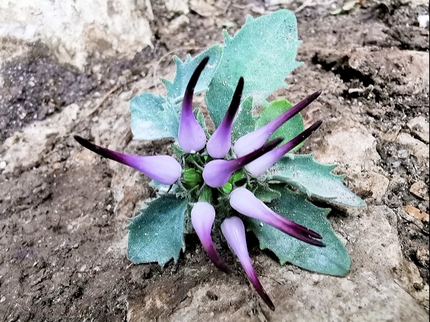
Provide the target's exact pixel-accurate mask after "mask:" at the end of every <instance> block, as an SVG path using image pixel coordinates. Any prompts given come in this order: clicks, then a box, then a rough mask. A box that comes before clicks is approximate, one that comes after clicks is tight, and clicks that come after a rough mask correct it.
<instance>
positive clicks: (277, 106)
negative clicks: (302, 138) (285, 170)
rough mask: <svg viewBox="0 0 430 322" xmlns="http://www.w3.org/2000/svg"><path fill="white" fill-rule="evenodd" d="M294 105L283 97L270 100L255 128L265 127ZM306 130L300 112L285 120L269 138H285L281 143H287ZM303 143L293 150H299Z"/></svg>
mask: <svg viewBox="0 0 430 322" xmlns="http://www.w3.org/2000/svg"><path fill="white" fill-rule="evenodd" d="M291 107H293V105H292V104H291V103H290V102H288V101H287V100H286V99H284V98H282V99H279V100H276V101H273V102H270V103H269V104H268V105H267V106H266V107H265V108H264V109H263V110H262V111H261V113H260V117H259V118H258V120H257V122H256V123H255V129H258V128H260V127H263V126H264V125H266V124H267V123H269V122H270V121H272V120H274V119H275V118H277V117H278V116H279V115H281V114H282V113H284V112H285V111H287V110H289V109H290V108H291ZM303 130H304V123H303V118H302V115H301V114H300V113H298V114H296V115H294V116H293V117H292V118H290V119H289V120H288V121H287V122H285V123H284V124H283V125H282V126H281V127H280V128H279V129H277V130H276V131H275V132H274V133H273V134H272V135H271V137H270V138H269V140H270V139H275V138H283V139H284V141H282V142H281V143H280V144H284V143H287V142H288V141H289V140H291V139H293V138H294V137H295V136H297V135H299V134H300V133H301V132H302V131H303ZM302 145H303V144H299V145H298V146H296V147H295V148H294V149H293V151H295V150H298V149H299V148H300V147H301V146H302Z"/></svg>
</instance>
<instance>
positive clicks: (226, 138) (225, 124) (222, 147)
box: [206, 77, 244, 159]
mask: <svg viewBox="0 0 430 322" xmlns="http://www.w3.org/2000/svg"><path fill="white" fill-rule="evenodd" d="M243 86H244V80H243V77H241V78H240V79H239V82H238V84H237V87H236V90H235V92H234V94H233V99H232V100H231V103H230V106H229V107H228V110H227V112H226V114H225V116H224V119H223V120H222V122H221V124H220V126H219V127H218V128H217V129H216V131H215V133H214V134H212V136H211V138H210V139H209V141H208V144H207V146H206V149H207V151H208V154H209V155H210V156H211V157H212V158H216V159H220V158H224V157H225V156H226V154H227V153H228V151H229V150H230V146H231V128H232V126H233V121H234V117H235V115H236V113H237V110H238V109H239V106H240V100H241V98H242V92H243Z"/></svg>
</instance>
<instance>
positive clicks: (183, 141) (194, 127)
mask: <svg viewBox="0 0 430 322" xmlns="http://www.w3.org/2000/svg"><path fill="white" fill-rule="evenodd" d="M208 61H209V57H205V58H203V59H202V61H201V62H200V64H199V65H198V66H197V68H196V70H195V71H194V73H193V75H192V76H191V79H190V81H189V82H188V85H187V88H186V89H185V94H184V100H183V101H182V113H181V120H180V122H179V132H178V142H179V145H180V146H181V148H182V149H183V150H184V151H185V152H187V153H194V152H197V151H200V150H201V149H203V148H204V147H205V144H206V134H205V131H204V130H203V129H202V127H201V126H200V124H199V122H197V120H196V118H195V117H194V114H193V94H194V88H195V87H196V85H197V81H198V80H199V77H200V75H201V73H202V71H203V69H204V68H205V66H206V64H207V63H208Z"/></svg>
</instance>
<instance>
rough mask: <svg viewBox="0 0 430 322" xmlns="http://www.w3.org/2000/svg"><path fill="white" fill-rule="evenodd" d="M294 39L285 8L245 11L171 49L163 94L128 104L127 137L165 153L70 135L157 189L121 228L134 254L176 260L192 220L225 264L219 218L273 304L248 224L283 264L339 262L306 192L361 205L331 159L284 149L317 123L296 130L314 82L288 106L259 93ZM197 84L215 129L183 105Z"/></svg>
mask: <svg viewBox="0 0 430 322" xmlns="http://www.w3.org/2000/svg"><path fill="white" fill-rule="evenodd" d="M273 30H276V32H273ZM299 44H300V41H299V40H298V38H297V24H296V19H295V16H294V15H293V14H292V13H291V12H289V11H287V10H279V11H277V12H274V13H272V14H269V15H266V16H263V17H260V18H257V19H254V18H252V17H248V19H247V21H246V24H245V25H244V26H243V27H242V28H241V30H240V31H239V32H238V33H237V34H236V35H235V36H234V37H230V36H229V35H228V34H227V33H225V43H224V45H215V46H212V47H210V48H209V49H207V50H205V51H204V52H202V53H200V54H199V55H198V56H196V57H195V58H193V59H191V57H190V56H188V57H187V59H186V60H185V62H182V61H181V60H180V59H178V58H177V57H175V58H174V59H175V62H176V76H175V78H174V80H173V81H168V80H165V79H163V82H164V84H165V85H166V88H167V96H166V98H164V97H162V96H155V95H153V94H151V93H143V94H141V95H138V96H136V97H134V98H133V100H132V101H131V106H130V108H131V114H132V121H131V126H132V131H133V134H134V137H135V139H138V140H158V139H163V138H173V139H174V141H175V142H174V143H173V144H172V150H173V152H174V154H175V157H173V156H168V155H151V156H137V155H127V154H122V153H119V152H116V151H111V150H108V149H105V148H103V147H100V146H97V145H94V144H92V143H90V142H89V141H87V140H85V139H83V138H81V137H79V136H75V139H76V140H77V141H78V142H79V143H80V144H81V145H83V146H84V147H86V148H88V149H90V150H91V151H93V152H95V153H97V154H99V155H101V156H103V157H106V158H109V159H111V160H114V161H117V162H120V163H123V164H125V165H127V166H130V167H132V168H134V169H136V170H138V171H140V172H142V173H143V174H145V175H147V176H148V177H150V178H151V179H152V180H153V181H151V185H152V186H153V187H154V188H155V189H157V190H158V194H157V198H156V199H155V200H153V201H150V202H148V203H147V207H145V208H144V209H141V210H140V212H139V214H138V216H136V217H134V218H132V219H131V220H130V224H129V226H128V227H127V228H128V230H129V238H128V256H129V258H130V260H131V261H132V262H133V263H150V262H158V263H159V264H160V265H161V266H164V265H165V264H166V263H167V262H168V261H170V260H171V259H173V260H174V261H177V260H178V258H179V255H180V252H181V250H182V251H185V242H184V234H185V233H191V232H192V230H194V231H195V233H196V234H197V236H198V237H199V239H200V241H201V243H202V245H203V248H204V249H205V251H206V253H207V254H208V257H209V259H210V260H211V261H212V262H213V264H214V265H215V266H216V267H217V268H219V269H220V270H222V271H224V272H228V270H229V269H228V267H227V265H226V264H225V262H224V261H223V259H222V257H221V256H220V255H219V253H218V251H217V249H216V247H215V245H214V243H213V240H212V233H213V231H218V228H220V230H221V232H222V235H223V236H224V239H225V240H226V242H227V244H228V245H229V246H230V248H231V250H232V251H233V252H234V253H235V254H236V255H237V257H238V259H239V261H240V263H241V265H242V267H243V269H244V271H245V272H246V274H247V276H248V278H249V280H250V281H251V283H252V284H253V286H254V287H255V289H256V291H257V292H258V294H259V295H260V296H261V298H262V299H263V300H264V302H265V303H266V304H267V305H268V306H269V308H271V309H272V310H274V309H275V306H274V304H273V302H272V300H271V299H270V297H269V296H268V294H267V293H266V292H265V290H264V288H263V286H262V285H261V283H260V281H259V279H258V276H257V274H256V273H255V271H254V268H253V266H252V261H251V259H250V257H249V254H248V248H247V244H246V231H251V232H253V233H254V234H255V235H256V237H257V238H258V240H259V242H260V247H261V249H265V248H268V249H270V250H271V251H272V252H273V253H274V254H275V255H276V256H277V257H278V258H279V261H280V263H281V264H284V263H286V262H289V263H292V264H294V265H297V266H299V267H302V268H304V269H307V270H311V271H315V272H319V273H324V274H329V275H334V276H344V275H346V274H347V273H348V272H349V269H350V265H351V260H350V258H349V255H348V252H347V251H346V249H345V247H344V245H343V244H342V242H341V241H340V240H339V239H338V238H337V237H336V234H335V233H334V231H333V229H332V228H331V226H330V223H329V222H328V221H327V218H326V217H327V214H328V213H329V209H327V208H319V207H317V206H315V205H313V204H312V203H311V201H310V199H317V200H319V201H323V202H325V203H327V204H329V205H333V206H337V205H342V206H356V207H360V206H364V205H365V204H364V202H363V200H361V199H360V198H359V197H358V196H356V195H355V194H353V193H352V192H351V191H350V190H348V189H347V188H346V187H345V186H344V185H343V183H342V179H343V176H340V175H335V174H333V173H332V170H333V169H334V168H335V166H334V165H323V164H320V163H318V162H317V161H315V160H314V158H313V155H298V154H292V153H291V152H294V151H295V150H297V149H298V148H299V147H300V146H301V144H302V143H303V141H305V140H306V138H308V137H309V136H310V135H311V134H312V133H313V132H314V131H316V130H317V129H318V127H319V126H320V125H321V123H322V121H317V122H315V123H314V124H313V125H311V126H310V127H308V128H307V129H304V125H303V119H302V117H301V115H300V114H299V112H300V111H301V110H303V109H304V108H305V107H307V106H308V105H309V104H310V103H312V102H313V101H314V100H315V99H317V98H318V96H319V95H320V94H321V91H317V92H315V93H313V94H311V95H310V96H308V97H307V98H305V99H304V100H302V101H301V102H299V103H297V104H296V105H294V106H292V104H290V103H289V102H288V101H287V100H285V99H280V100H275V101H272V102H267V101H266V98H267V97H268V96H269V95H270V94H272V93H273V92H274V91H275V90H277V89H278V88H280V87H283V86H285V83H284V79H285V78H286V76H287V75H288V74H289V73H290V72H291V71H292V70H293V69H294V68H296V67H298V66H299V65H300V63H298V62H297V61H295V57H296V53H297V48H298V46H299ZM201 92H206V100H205V101H206V107H207V111H208V114H209V116H210V118H211V120H212V122H213V124H214V125H215V128H216V130H215V131H214V132H213V133H211V131H209V130H208V127H207V126H206V121H207V119H205V117H204V116H203V114H202V113H201V112H200V110H198V109H196V110H194V109H193V95H194V94H195V93H201ZM257 107H258V108H259V109H260V110H261V112H260V113H259V114H258V115H257V114H256V113H255V109H256V108H257ZM188 223H191V225H189V224H188ZM191 227H192V228H191ZM214 227H215V228H214Z"/></svg>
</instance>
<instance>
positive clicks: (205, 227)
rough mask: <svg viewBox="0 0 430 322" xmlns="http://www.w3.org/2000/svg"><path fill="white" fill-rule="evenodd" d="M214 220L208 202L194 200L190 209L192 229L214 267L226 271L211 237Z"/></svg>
mask: <svg viewBox="0 0 430 322" xmlns="http://www.w3.org/2000/svg"><path fill="white" fill-rule="evenodd" d="M214 220H215V209H214V207H213V206H212V205H211V204H210V203H207V202H196V203H195V204H194V207H193V209H192V210H191V223H192V224H193V227H194V230H195V231H196V233H197V236H199V239H200V242H201V243H202V245H203V247H204V249H205V250H206V253H207V254H208V256H209V258H210V259H211V261H212V262H213V263H214V264H215V266H216V267H218V268H219V269H220V270H222V271H224V272H226V273H227V272H228V268H227V266H226V265H225V263H224V262H223V260H222V259H221V258H220V257H219V255H218V252H217V251H216V249H215V246H214V244H213V241H212V237H211V231H212V225H213V223H214Z"/></svg>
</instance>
